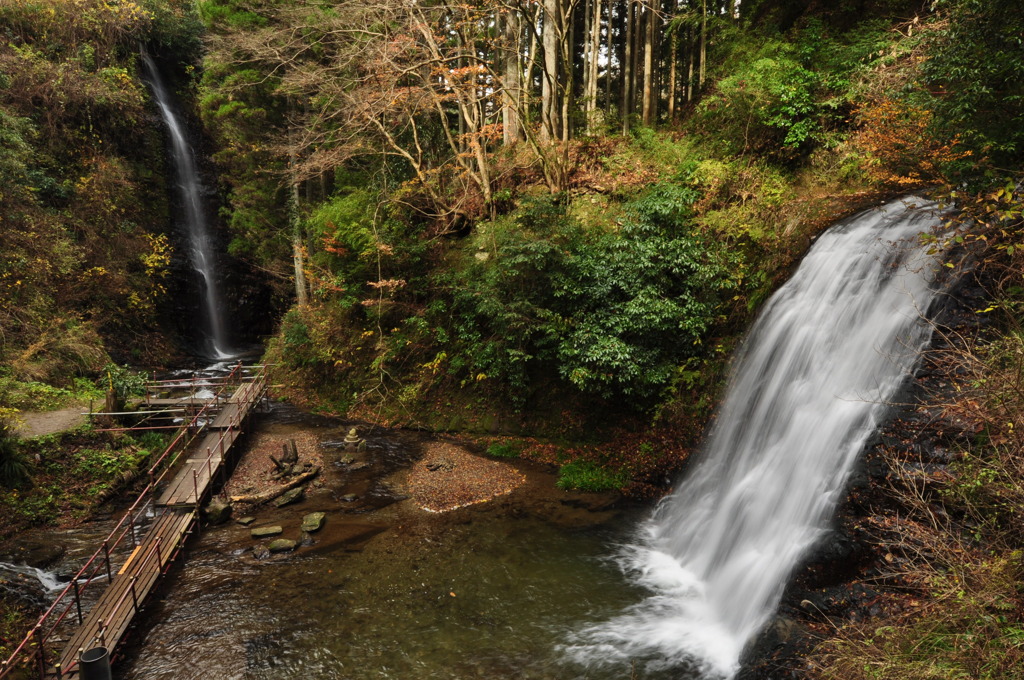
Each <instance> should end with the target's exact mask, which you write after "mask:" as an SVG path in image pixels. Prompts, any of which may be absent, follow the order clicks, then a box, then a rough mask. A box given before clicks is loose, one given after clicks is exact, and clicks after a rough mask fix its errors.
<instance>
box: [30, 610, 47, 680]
mask: <svg viewBox="0 0 1024 680" xmlns="http://www.w3.org/2000/svg"><path fill="white" fill-rule="evenodd" d="M32 635H33V636H34V637H35V639H36V645H37V649H36V656H37V658H38V659H39V677H40V678H41V679H45V678H46V650H45V649H44V648H43V627H42V626H41V625H40V624H38V623H37V624H36V627H35V628H33V629H32Z"/></svg>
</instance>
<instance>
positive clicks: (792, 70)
mask: <svg viewBox="0 0 1024 680" xmlns="http://www.w3.org/2000/svg"><path fill="white" fill-rule="evenodd" d="M747 59H748V61H745V62H739V63H738V64H737V65H736V67H735V68H733V69H732V70H731V74H730V75H728V76H727V77H725V78H723V79H721V80H720V81H719V82H718V84H717V87H716V89H715V91H714V92H712V93H711V94H710V95H708V96H707V97H706V98H705V99H704V100H703V101H702V102H701V104H700V107H699V112H698V114H699V115H698V120H699V121H701V123H702V124H703V125H704V126H705V127H709V128H710V127H713V128H714V129H715V130H716V131H715V136H716V137H717V138H718V139H720V140H723V141H725V142H726V143H727V144H729V145H730V146H731V151H732V152H733V153H745V152H749V151H755V152H756V151H766V150H773V149H776V148H778V147H782V148H783V149H788V150H790V151H796V150H797V149H799V148H800V147H801V146H802V145H804V144H806V143H807V142H810V141H811V140H813V139H814V138H815V137H816V136H817V135H818V134H819V133H820V131H821V129H822V121H821V110H820V106H819V103H818V88H819V87H820V85H821V79H820V77H819V76H818V74H817V73H815V72H814V71H812V70H810V69H809V68H807V67H806V66H805V65H804V64H803V63H801V60H800V55H799V54H798V53H797V51H796V48H795V47H794V46H793V45H791V44H789V43H784V42H781V41H766V42H765V44H763V45H762V46H760V47H759V49H757V50H756V51H754V52H753V53H752V54H750V55H748V56H747Z"/></svg>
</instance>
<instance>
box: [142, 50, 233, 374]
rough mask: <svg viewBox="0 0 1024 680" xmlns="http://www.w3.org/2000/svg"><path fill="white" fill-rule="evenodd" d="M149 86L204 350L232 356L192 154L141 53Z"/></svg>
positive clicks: (153, 67) (170, 101)
mask: <svg viewBox="0 0 1024 680" xmlns="http://www.w3.org/2000/svg"><path fill="white" fill-rule="evenodd" d="M142 60H143V62H144V63H145V65H146V71H147V73H148V81H149V86H150V88H151V89H152V91H153V100H154V101H155V102H156V105H157V108H158V109H159V110H160V116H161V118H163V121H164V123H165V124H166V125H167V130H168V132H169V133H170V139H171V160H172V162H173V163H174V171H175V172H174V174H175V178H176V183H175V191H176V193H177V197H178V202H179V204H180V205H181V208H182V210H183V213H182V214H181V215H180V216H179V217H178V218H177V220H176V221H177V222H178V223H179V224H180V226H181V228H182V230H183V231H184V233H185V234H186V236H187V239H188V257H189V262H190V263H191V265H192V268H193V269H194V270H195V272H196V274H197V275H198V278H199V281H200V284H201V286H202V291H201V293H202V300H201V307H202V310H203V321H204V330H205V332H206V333H207V348H206V350H207V352H208V353H209V354H210V355H211V358H213V359H227V358H230V357H232V356H233V352H232V351H231V349H230V345H229V343H228V337H227V329H226V328H225V323H224V312H223V310H222V309H221V299H220V292H219V289H218V285H217V268H216V257H215V251H214V247H213V239H212V238H211V234H210V225H209V222H208V220H207V213H206V210H205V208H204V206H203V198H202V180H201V179H200V176H199V169H198V167H197V166H196V158H195V153H194V152H193V150H192V147H191V146H190V145H189V143H188V140H187V138H186V137H185V128H184V127H183V126H182V124H181V117H180V116H179V115H178V112H177V107H176V105H175V102H174V100H173V98H172V96H171V93H170V91H168V89H167V87H166V86H165V85H164V82H163V78H161V77H160V71H159V69H157V67H156V64H154V63H153V60H152V59H150V57H149V56H148V55H147V54H146V53H145V52H143V53H142Z"/></svg>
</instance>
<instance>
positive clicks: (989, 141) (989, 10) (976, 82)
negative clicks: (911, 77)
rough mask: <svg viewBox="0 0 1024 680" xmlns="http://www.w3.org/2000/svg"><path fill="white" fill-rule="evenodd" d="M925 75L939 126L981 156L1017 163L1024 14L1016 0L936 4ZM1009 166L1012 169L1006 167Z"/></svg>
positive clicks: (1022, 137)
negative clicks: (936, 19)
mask: <svg viewBox="0 0 1024 680" xmlns="http://www.w3.org/2000/svg"><path fill="white" fill-rule="evenodd" d="M934 7H935V9H936V11H937V12H938V13H939V15H940V16H941V17H942V18H943V19H945V21H944V22H943V23H942V24H941V27H940V28H939V30H937V31H934V32H932V33H931V34H930V43H929V46H928V51H929V58H928V59H927V60H926V61H925V62H924V66H923V69H924V76H925V81H926V83H927V84H928V85H929V86H930V89H931V90H932V91H937V92H939V93H940V96H939V97H937V98H936V99H935V111H936V114H937V120H936V123H937V125H938V126H939V128H940V129H941V130H942V131H943V132H944V133H945V135H946V136H947V137H954V136H958V135H959V136H960V137H962V138H963V140H964V141H965V142H966V143H967V144H968V145H969V146H970V147H971V148H972V149H973V150H974V151H975V152H976V153H978V154H979V155H984V154H989V155H991V157H992V159H993V160H994V161H995V162H996V163H1011V164H1013V163H1015V162H1016V161H1018V160H1019V158H1020V153H1021V151H1022V150H1024V82H1022V80H1021V78H1020V74H1021V72H1022V71H1024V42H1022V41H1021V35H1022V33H1024V14H1022V13H1021V11H1020V3H1019V2H1016V0H937V1H936V2H935V3H934ZM1007 167H1009V166H1007Z"/></svg>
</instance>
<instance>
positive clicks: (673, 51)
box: [668, 30, 679, 124]
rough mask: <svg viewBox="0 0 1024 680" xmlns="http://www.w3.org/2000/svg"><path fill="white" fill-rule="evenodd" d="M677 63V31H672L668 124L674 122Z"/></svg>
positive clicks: (669, 55)
mask: <svg viewBox="0 0 1024 680" xmlns="http://www.w3.org/2000/svg"><path fill="white" fill-rule="evenodd" d="M678 61H679V31H678V30H676V31H672V46H671V48H670V49H669V53H668V62H669V63H668V122H669V124H672V123H674V122H676V80H677V79H678V75H677V73H676V62H678Z"/></svg>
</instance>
